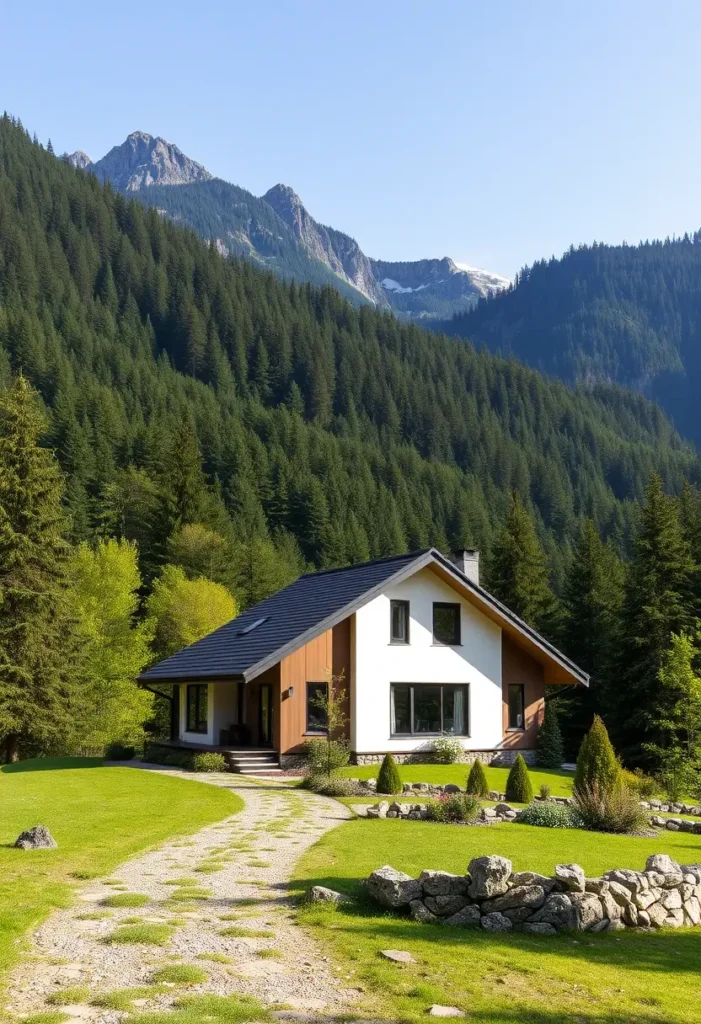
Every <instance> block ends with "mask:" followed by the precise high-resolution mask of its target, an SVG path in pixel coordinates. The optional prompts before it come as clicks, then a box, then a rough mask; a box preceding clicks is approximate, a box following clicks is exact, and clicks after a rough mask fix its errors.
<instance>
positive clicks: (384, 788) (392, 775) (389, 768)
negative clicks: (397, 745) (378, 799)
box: [377, 754, 402, 794]
mask: <svg viewBox="0 0 701 1024" xmlns="http://www.w3.org/2000/svg"><path fill="white" fill-rule="evenodd" d="M401 791H402V780H401V779H400V777H399V769H398V768H397V763H396V761H395V760H394V758H393V757H392V755H391V754H385V756H384V757H383V759H382V764H381V765H380V770H379V772H378V774H377V792H378V793H389V794H394V793H401Z"/></svg>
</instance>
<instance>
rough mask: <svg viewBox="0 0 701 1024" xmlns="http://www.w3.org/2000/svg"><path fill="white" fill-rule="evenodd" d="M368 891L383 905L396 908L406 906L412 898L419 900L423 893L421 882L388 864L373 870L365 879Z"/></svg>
mask: <svg viewBox="0 0 701 1024" xmlns="http://www.w3.org/2000/svg"><path fill="white" fill-rule="evenodd" d="M367 888H368V892H369V893H370V895H371V896H372V898H373V899H375V900H377V902H378V903H379V904H381V905H382V906H383V907H390V908H391V909H392V910H397V909H399V908H400V907H408V906H409V904H410V903H411V902H412V900H420V899H421V896H422V895H423V893H422V889H421V882H419V880H418V879H416V878H412V877H411V875H405V874H404V872H403V871H396V870H395V869H394V868H393V867H391V866H390V865H389V864H385V866H384V867H381V868H378V869H377V871H373V873H372V874H371V875H370V877H369V878H368V881H367Z"/></svg>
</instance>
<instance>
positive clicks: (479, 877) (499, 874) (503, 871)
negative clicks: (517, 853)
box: [467, 856, 511, 900]
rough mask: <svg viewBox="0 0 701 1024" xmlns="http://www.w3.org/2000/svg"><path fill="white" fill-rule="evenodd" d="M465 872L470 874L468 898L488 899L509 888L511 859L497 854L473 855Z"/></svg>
mask: <svg viewBox="0 0 701 1024" xmlns="http://www.w3.org/2000/svg"><path fill="white" fill-rule="evenodd" d="M467 872H468V874H469V876H470V886H469V889H468V893H469V895H470V898H471V899H473V900H488V899H491V898H492V897H493V896H501V895H502V893H505V892H506V891H507V889H508V888H509V877H510V875H511V861H510V860H507V858H506V857H498V856H492V857H473V859H472V860H471V861H470V864H469V866H468V869H467Z"/></svg>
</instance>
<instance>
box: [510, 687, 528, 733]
mask: <svg viewBox="0 0 701 1024" xmlns="http://www.w3.org/2000/svg"><path fill="white" fill-rule="evenodd" d="M525 704H526V701H525V694H524V687H523V684H522V683H509V729H516V730H521V729H525V728H526V718H525V713H524V712H525Z"/></svg>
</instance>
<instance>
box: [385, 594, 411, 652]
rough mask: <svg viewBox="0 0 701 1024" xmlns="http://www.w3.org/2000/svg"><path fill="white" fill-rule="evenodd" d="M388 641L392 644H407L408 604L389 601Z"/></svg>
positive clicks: (406, 602)
mask: <svg viewBox="0 0 701 1024" xmlns="http://www.w3.org/2000/svg"><path fill="white" fill-rule="evenodd" d="M389 640H390V643H392V644H408V643H409V602H408V601H390V603H389Z"/></svg>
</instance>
